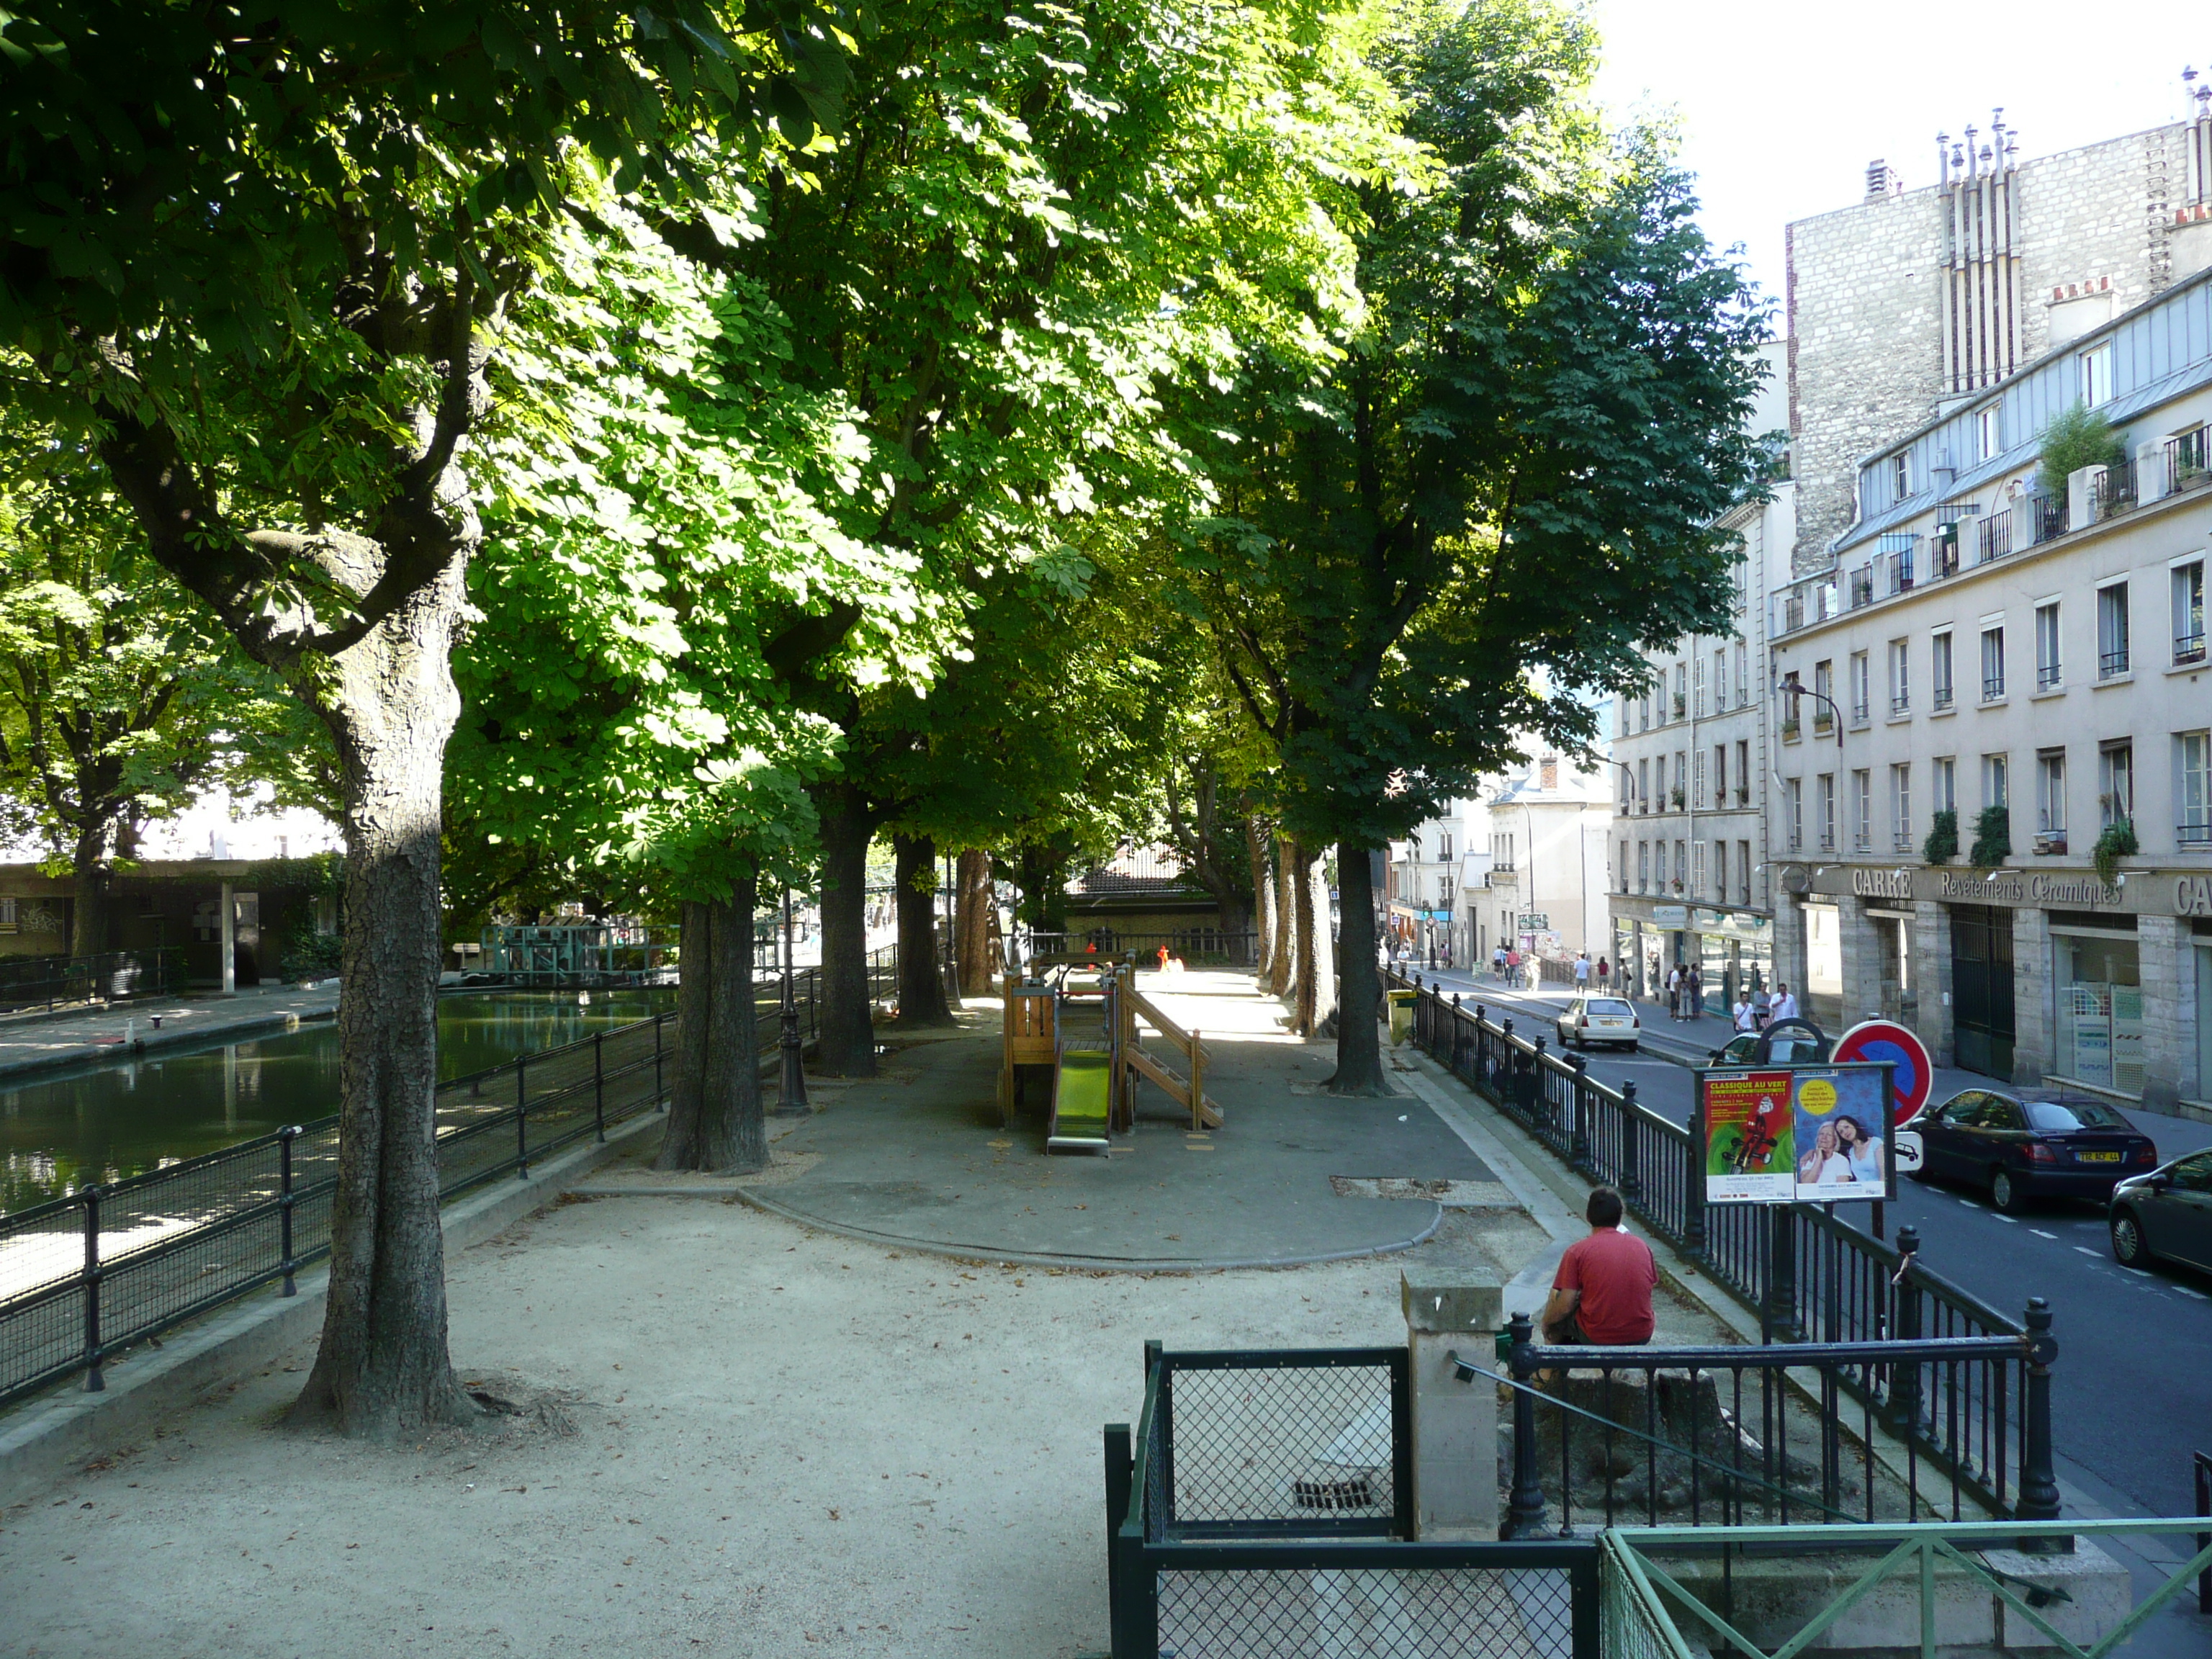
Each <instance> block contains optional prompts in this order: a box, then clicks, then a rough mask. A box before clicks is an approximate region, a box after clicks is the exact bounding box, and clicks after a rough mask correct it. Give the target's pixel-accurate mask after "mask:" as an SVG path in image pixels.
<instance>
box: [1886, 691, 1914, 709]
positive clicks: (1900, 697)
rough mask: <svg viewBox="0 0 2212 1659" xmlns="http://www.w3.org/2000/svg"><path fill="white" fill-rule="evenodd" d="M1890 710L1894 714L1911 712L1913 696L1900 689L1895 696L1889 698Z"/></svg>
mask: <svg viewBox="0 0 2212 1659" xmlns="http://www.w3.org/2000/svg"><path fill="white" fill-rule="evenodd" d="M1889 712H1890V713H1891V714H1911V712H1912V698H1911V696H1910V695H1908V694H1907V693H1905V692H1903V691H1899V692H1898V693H1897V694H1896V695H1895V696H1893V697H1891V698H1890V700H1889Z"/></svg>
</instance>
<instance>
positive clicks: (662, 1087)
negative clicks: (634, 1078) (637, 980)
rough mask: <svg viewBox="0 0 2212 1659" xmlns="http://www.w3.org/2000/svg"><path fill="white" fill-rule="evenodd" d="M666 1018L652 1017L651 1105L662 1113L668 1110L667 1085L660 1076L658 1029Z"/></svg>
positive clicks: (658, 1015) (661, 1016) (660, 1016)
mask: <svg viewBox="0 0 2212 1659" xmlns="http://www.w3.org/2000/svg"><path fill="white" fill-rule="evenodd" d="M667 1018H668V1016H667V1015H666V1014H655V1015H654V1016H653V1106H654V1108H655V1109H657V1110H659V1111H663V1112H665V1111H666V1110H667V1109H668V1085H667V1084H666V1083H665V1082H664V1081H662V1079H661V1075H660V1028H661V1026H662V1024H664V1023H665V1021H666V1020H667Z"/></svg>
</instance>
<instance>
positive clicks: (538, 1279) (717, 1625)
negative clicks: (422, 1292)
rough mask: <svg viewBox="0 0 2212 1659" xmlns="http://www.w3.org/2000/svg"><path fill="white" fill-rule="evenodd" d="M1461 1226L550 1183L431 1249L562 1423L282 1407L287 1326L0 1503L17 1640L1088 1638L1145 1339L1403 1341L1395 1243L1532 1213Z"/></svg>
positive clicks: (459, 1352) (1011, 1644) (1055, 1658)
mask: <svg viewBox="0 0 2212 1659" xmlns="http://www.w3.org/2000/svg"><path fill="white" fill-rule="evenodd" d="M1449 1219H1450V1225H1449V1228H1448V1230H1447V1232H1446V1233H1445V1234H1443V1235H1440V1236H1439V1237H1438V1239H1437V1240H1436V1241H1434V1242H1432V1243H1430V1244H1428V1245H1425V1246H1424V1247H1423V1248H1422V1249H1421V1250H1419V1251H1418V1252H1415V1253H1413V1254H1411V1255H1398V1256H1391V1257H1382V1258H1370V1259H1366V1260H1363V1261H1350V1262H1340V1263H1334V1264H1329V1265H1327V1266H1322V1267H1306V1268H1301V1269H1296V1270H1288V1271H1278V1272H1267V1271H1247V1272H1232V1273H1206V1274H1198V1275H1168V1274H1162V1275H1157V1276H1144V1275H1137V1274H1127V1273H1117V1274H1103V1273H1084V1272H1077V1271H1069V1272H1065V1273H1055V1272H1052V1271H1050V1270H1047V1269H1036V1268H1023V1269H1007V1268H1003V1267H998V1266H995V1265H981V1264H976V1265H965V1266H963V1264H960V1263H958V1262H955V1261H950V1260H947V1259H945V1258H944V1257H939V1256H925V1255H915V1254H912V1253H910V1252H909V1253H901V1252H897V1251H894V1250H890V1249H884V1248H878V1247H876V1246H872V1245H866V1244H860V1243H854V1242H851V1241H848V1240H846V1239H843V1238H840V1237H833V1236H830V1235H827V1234H821V1233H816V1232H811V1231H807V1230H805V1229H803V1228H801V1227H799V1226H798V1225H793V1224H792V1223H788V1222H786V1221H783V1220H781V1219H780V1218H775V1217H772V1216H765V1215H763V1214H760V1213H759V1212H755V1211H752V1210H749V1209H745V1208H742V1207H739V1206H736V1205H733V1204H730V1203H726V1202H723V1201H720V1200H714V1199H683V1198H660V1199H645V1198H619V1199H604V1200H595V1201H591V1202H571V1203H567V1204H564V1205H562V1206H559V1207H557V1208H556V1209H553V1210H551V1211H548V1212H544V1213H542V1214H541V1215H539V1216H538V1217H537V1218H534V1219H532V1220H531V1221H528V1222H526V1223H524V1224H521V1225H520V1226H518V1227H517V1228H515V1229H514V1230H513V1231H510V1232H509V1233H508V1234H507V1235H504V1236H502V1237H501V1238H499V1239H495V1240H494V1241H491V1242H490V1243H486V1244H483V1245H480V1246H478V1247H477V1248H476V1249H472V1250H469V1251H467V1252H465V1253H464V1254H463V1255H460V1256H459V1257H458V1258H456V1259H455V1260H454V1261H453V1262H452V1263H451V1264H450V1267H451V1273H450V1278H451V1286H452V1304H453V1352H454V1355H455V1357H456V1358H457V1360H458V1361H459V1363H460V1364H462V1365H463V1366H464V1367H465V1368H468V1367H485V1368H491V1369H486V1370H474V1369H465V1370H464V1372H463V1375H464V1376H466V1377H468V1378H471V1379H472V1380H473V1379H481V1380H483V1381H485V1382H487V1383H489V1384H490V1385H491V1386H492V1387H493V1388H494V1389H502V1388H504V1389H515V1388H517V1387H530V1386H533V1385H534V1386H536V1387H538V1388H542V1389H550V1390H553V1391H556V1394H557V1395H558V1396H559V1398H560V1400H561V1401H565V1405H563V1406H562V1407H561V1409H562V1410H564V1411H565V1413H566V1414H567V1415H568V1417H569V1418H570V1419H573V1422H574V1425H575V1426H574V1432H572V1433H568V1434H562V1433H560V1432H557V1431H547V1430H544V1429H531V1430H528V1431H515V1432H514V1433H513V1434H511V1435H510V1436H508V1437H506V1438H501V1437H484V1436H477V1437H448V1438H447V1439H446V1440H443V1441H438V1442H434V1443H428V1444H426V1445H424V1446H421V1447H408V1448H403V1449H398V1450H396V1451H391V1450H377V1449H367V1448H363V1447H359V1446H356V1445H352V1444H349V1443H343V1442H330V1441H325V1440H320V1439H316V1438H313V1437H307V1436H304V1435H301V1434H300V1433H297V1432H295V1431H289V1430H285V1429H281V1428H279V1427H277V1426H276V1418H277V1417H278V1415H279V1414H280V1413H281V1412H282V1410H283V1407H284V1406H285V1405H286V1404H287V1403H288V1402H289V1400H290V1398H291V1396H292V1394H293V1392H294V1391H295V1389H296V1388H297V1387H298V1385H299V1383H301V1380H302V1376H304V1367H305V1365H306V1364H307V1360H308V1358H310V1355H309V1353H308V1352H307V1351H305V1350H303V1351H302V1352H300V1353H299V1354H296V1355H295V1356H292V1357H291V1358H289V1359H288V1360H287V1361H286V1362H285V1366H284V1367H280V1368H272V1370H270V1371H269V1372H265V1373H264V1374H262V1375H261V1376H257V1377H253V1378H251V1379H249V1380H248V1381H247V1382H246V1383H245V1384H243V1385H242V1386H240V1387H239V1388H238V1389H235V1390H234V1391H233V1392H232V1393H231V1394H230V1395H228V1397H227V1398H225V1399H223V1400H222V1401H217V1402H214V1403H211V1404H209V1405H207V1406H204V1407H201V1408H200V1409H199V1410H197V1411H196V1412H194V1413H191V1414H189V1415H188V1416H186V1417H184V1418H182V1419H179V1420H178V1421H177V1422H176V1423H175V1424H174V1425H173V1427H172V1429H171V1430H170V1431H169V1432H168V1433H167V1435H166V1436H165V1437H161V1438H158V1439H155V1440H154V1441H152V1442H150V1443H148V1444H147V1445H145V1446H143V1447H141V1448H139V1449H137V1450H136V1451H135V1452H134V1453H132V1454H131V1455H128V1456H126V1457H124V1458H121V1459H118V1460H117V1461H116V1462H114V1463H113V1464H112V1467H109V1468H106V1469H103V1470H100V1471H97V1472H93V1473H88V1474H86V1475H84V1476H82V1478H80V1479H79V1480H76V1481H73V1482H71V1483H70V1484H69V1485H68V1486H64V1487H58V1488H56V1489H55V1490H54V1491H53V1492H51V1493H49V1494H48V1495H47V1496H46V1498H42V1499H40V1500H39V1501H38V1502H37V1503H35V1504H29V1505H25V1506H22V1507H19V1508H17V1509H15V1510H10V1511H9V1512H7V1513H6V1514H5V1515H0V1654H4V1655H7V1656H10V1659H12V1656H15V1655H25V1656H29V1655H76V1654H82V1655H113V1654H120V1653H137V1654H147V1655H156V1656H175V1659H196V1656H203V1655H204V1656H215V1655H264V1654H266V1655H315V1656H347V1655H363V1656H368V1655H379V1656H381V1655H390V1654H423V1655H430V1654H456V1655H459V1654H468V1655H472V1656H474V1655H498V1654H529V1655H541V1654H542V1655H571V1654H593V1655H597V1654H616V1653H621V1654H653V1655H660V1654H687V1653H704V1654H732V1655H755V1654H758V1655H790V1654H802V1655H811V1654H815V1653H817V1652H818V1653H822V1654H823V1655H825V1656H826V1655H829V1654H852V1655H885V1656H891V1655H896V1656H927V1655H945V1656H948V1659H949V1656H955V1655H957V1656H963V1659H972V1656H1005V1659H1064V1656H1073V1655H1079V1654H1086V1653H1099V1652H1102V1651H1103V1649H1104V1648H1105V1646H1106V1595H1105V1586H1104V1547H1103V1526H1104V1522H1103V1484H1102V1475H1101V1462H1100V1459H1101V1447H1100V1425H1102V1424H1103V1423H1104V1422H1106V1421H1108V1420H1109V1419H1114V1420H1129V1419H1133V1418H1134V1417H1135V1415H1136V1413H1137V1410H1138V1407H1139V1396H1140V1394H1141V1390H1142V1383H1141V1376H1140V1372H1141V1364H1142V1356H1141V1346H1142V1343H1143V1340H1144V1339H1145V1338H1146V1337H1152V1336H1157V1337H1160V1338H1162V1339H1164V1340H1166V1341H1167V1342H1168V1343H1169V1344H1170V1346H1285V1345H1289V1344H1293V1343H1297V1344H1307V1343H1318V1344H1356V1343H1377V1342H1396V1341H1402V1340H1404V1325H1403V1323H1402V1322H1401V1316H1400V1313H1399V1303H1398V1289H1397V1287H1398V1275H1399V1273H1400V1271H1401V1268H1402V1267H1404V1266H1405V1265H1407V1263H1408V1262H1409V1261H1416V1260H1418V1261H1423V1262H1434V1261H1439V1260H1449V1259H1462V1260H1466V1259H1474V1258H1475V1257H1478V1256H1480V1255H1490V1256H1492V1257H1493V1258H1495V1265H1496V1266H1497V1267H1502V1268H1503V1269H1504V1270H1505V1271H1507V1272H1509V1273H1510V1271H1511V1270H1512V1269H1513V1268H1515V1267H1518V1266H1519V1265H1520V1264H1521V1262H1522V1261H1526V1260H1528V1258H1529V1257H1530V1256H1531V1255H1534V1253H1535V1252H1536V1251H1538V1250H1539V1249H1541V1248H1542V1246H1543V1243H1544V1237H1543V1235H1542V1234H1541V1232H1540V1231H1538V1230H1537V1228H1536V1227H1535V1225H1534V1223H1533V1222H1530V1221H1529V1220H1528V1218H1526V1217H1525V1216H1522V1215H1521V1214H1520V1213H1519V1212H1473V1213H1469V1214H1462V1215H1455V1216H1453V1217H1451V1218H1449ZM292 1366H298V1367H301V1368H302V1370H300V1371H297V1372H295V1371H293V1370H289V1369H288V1368H289V1367H292Z"/></svg>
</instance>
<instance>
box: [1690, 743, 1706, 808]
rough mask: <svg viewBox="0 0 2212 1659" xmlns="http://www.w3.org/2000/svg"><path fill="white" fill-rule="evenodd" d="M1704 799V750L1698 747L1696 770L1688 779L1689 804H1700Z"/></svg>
mask: <svg viewBox="0 0 2212 1659" xmlns="http://www.w3.org/2000/svg"><path fill="white" fill-rule="evenodd" d="M1704 800H1705V750H1702V749H1700V750H1698V763H1697V770H1696V773H1695V775H1693V776H1692V779H1691V781H1690V805H1692V806H1697V805H1701V804H1702V803H1703V802H1704Z"/></svg>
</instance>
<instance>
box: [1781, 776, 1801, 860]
mask: <svg viewBox="0 0 2212 1659" xmlns="http://www.w3.org/2000/svg"><path fill="white" fill-rule="evenodd" d="M1783 799H1784V811H1787V812H1788V813H1789V815H1790V816H1789V818H1788V821H1787V828H1788V830H1789V835H1790V851H1791V852H1793V853H1802V852H1803V851H1804V850H1805V780H1804V779H1802V778H1791V779H1790V780H1789V781H1788V782H1787V783H1786V784H1785V785H1784V789H1783Z"/></svg>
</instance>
